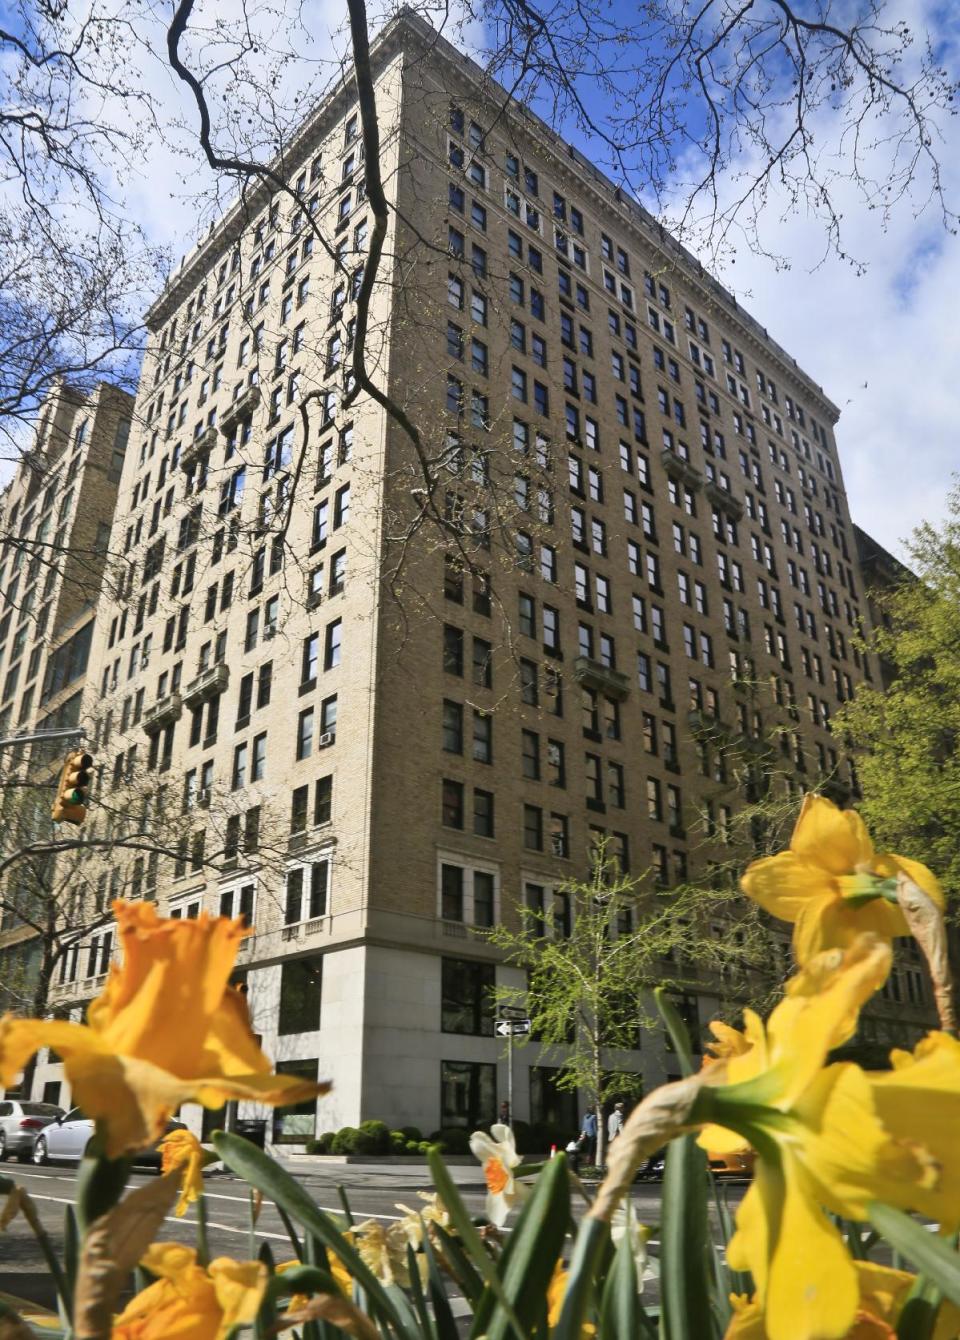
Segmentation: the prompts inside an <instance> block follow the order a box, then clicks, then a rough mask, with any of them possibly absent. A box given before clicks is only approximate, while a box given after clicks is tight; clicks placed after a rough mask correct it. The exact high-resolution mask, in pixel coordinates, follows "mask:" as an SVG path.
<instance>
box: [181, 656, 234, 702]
mask: <svg viewBox="0 0 960 1340" xmlns="http://www.w3.org/2000/svg"><path fill="white" fill-rule="evenodd" d="M229 683H230V667H229V665H225V664H223V663H221V664H219V665H211V666H208V667H207V669H206V670H201V671H200V674H199V675H197V676H196V678H195V679H191V680H190V683H189V684H188V685H187V687H186V688H185V689H184V691H183V701H184V702H185V703H186V705H187V706H188V707H195V706H196V705H197V704H198V703H203V702H206V701H207V699H208V698H215V697H216V696H217V694H219V693H223V692H224V691H225V689H226V687H227V685H228V684H229Z"/></svg>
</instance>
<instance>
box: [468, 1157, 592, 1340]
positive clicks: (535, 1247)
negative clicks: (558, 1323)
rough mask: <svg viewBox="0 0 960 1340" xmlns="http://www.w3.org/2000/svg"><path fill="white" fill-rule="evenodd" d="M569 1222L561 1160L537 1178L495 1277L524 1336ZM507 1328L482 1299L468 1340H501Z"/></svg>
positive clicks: (503, 1315)
mask: <svg viewBox="0 0 960 1340" xmlns="http://www.w3.org/2000/svg"><path fill="white" fill-rule="evenodd" d="M569 1222H570V1177H569V1174H568V1172H567V1160H566V1158H565V1157H564V1156H563V1155H562V1154H558V1155H557V1157H556V1158H555V1159H551V1160H550V1162H549V1163H547V1165H546V1167H545V1168H544V1170H543V1172H542V1173H541V1174H540V1176H539V1177H538V1178H537V1180H536V1182H535V1184H534V1187H533V1191H532V1193H531V1195H530V1199H529V1200H528V1201H527V1203H526V1204H525V1205H524V1207H523V1210H522V1211H521V1213H520V1217H519V1218H518V1220H517V1223H516V1226H515V1227H514V1230H513V1232H512V1233H511V1234H510V1238H509V1240H508V1242H507V1245H506V1247H505V1248H504V1249H503V1254H502V1255H501V1257H500V1263H499V1274H500V1278H501V1279H502V1281H503V1288H504V1292H505V1293H506V1296H507V1299H508V1301H509V1302H510V1304H511V1306H512V1307H513V1309H514V1312H515V1313H516V1316H517V1318H518V1320H519V1322H520V1325H521V1326H522V1327H523V1329H524V1330H525V1331H527V1332H530V1331H532V1330H534V1329H535V1328H536V1327H537V1325H538V1322H539V1321H540V1314H541V1312H542V1310H543V1302H544V1299H545V1298H546V1294H547V1286H548V1284H549V1283H550V1280H551V1278H552V1277H553V1272H554V1270H555V1269H556V1266H557V1262H558V1261H559V1260H560V1258H561V1255H562V1252H563V1244H564V1240H565V1238H566V1236H567V1226H568V1224H569ZM510 1326H511V1322H510V1319H509V1316H508V1314H507V1312H506V1311H504V1310H503V1309H498V1308H496V1306H495V1301H494V1296H493V1294H492V1293H487V1294H485V1295H484V1297H483V1298H482V1299H481V1300H480V1304H479V1306H478V1308H477V1310H476V1314H475V1315H474V1320H473V1327H472V1329H471V1332H470V1334H471V1336H481V1335H483V1336H486V1337H487V1340H504V1337H505V1336H506V1335H507V1334H508V1333H509V1330H510Z"/></svg>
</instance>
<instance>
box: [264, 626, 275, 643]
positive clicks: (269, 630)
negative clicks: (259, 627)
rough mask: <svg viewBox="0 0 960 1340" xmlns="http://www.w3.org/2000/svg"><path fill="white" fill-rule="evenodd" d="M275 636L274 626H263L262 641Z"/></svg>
mask: <svg viewBox="0 0 960 1340" xmlns="http://www.w3.org/2000/svg"><path fill="white" fill-rule="evenodd" d="M276 636H277V630H276V629H275V628H265V629H264V630H263V640H264V642H269V641H270V640H271V638H275V637H276Z"/></svg>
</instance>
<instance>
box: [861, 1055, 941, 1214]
mask: <svg viewBox="0 0 960 1340" xmlns="http://www.w3.org/2000/svg"><path fill="white" fill-rule="evenodd" d="M891 1059H892V1060H893V1063H894V1068H893V1070H891V1071H884V1072H882V1073H879V1074H870V1075H868V1076H867V1080H868V1082H869V1085H870V1089H871V1093H872V1097H873V1103H874V1106H875V1108H876V1111H877V1115H878V1116H879V1118H880V1120H881V1121H882V1122H883V1124H884V1127H885V1128H886V1129H887V1130H888V1131H889V1132H890V1133H891V1135H892V1136H893V1138H894V1139H895V1140H896V1141H898V1142H899V1143H902V1144H904V1145H905V1146H906V1147H910V1148H919V1150H921V1151H925V1152H926V1154H927V1155H928V1156H929V1158H930V1159H931V1160H932V1166H933V1168H934V1169H935V1171H936V1179H935V1182H934V1183H933V1184H932V1185H928V1186H927V1187H925V1188H923V1189H912V1188H909V1187H905V1188H903V1189H902V1191H901V1196H903V1195H904V1194H905V1193H906V1194H909V1196H910V1206H911V1207H912V1208H916V1209H917V1210H920V1211H922V1212H923V1213H925V1214H928V1215H929V1216H930V1217H931V1218H934V1219H936V1220H938V1221H939V1223H940V1224H941V1226H942V1227H943V1228H944V1229H945V1230H948V1231H951V1232H952V1231H954V1230H955V1229H956V1228H958V1227H960V1142H958V1140H957V1134H956V1133H957V1131H958V1130H960V1042H958V1041H957V1039H956V1038H953V1037H950V1036H949V1035H948V1034H946V1033H930V1034H928V1035H927V1037H925V1038H924V1039H923V1040H922V1041H921V1042H920V1043H918V1045H917V1047H916V1048H915V1049H914V1052H913V1053H912V1054H910V1053H904V1052H899V1053H896V1054H895V1055H894V1056H893V1057H892V1058H891ZM895 1195H896V1188H888V1189H887V1198H888V1199H892V1200H893V1203H897V1201H896V1200H895V1199H893V1198H894V1197H895ZM879 1199H883V1197H879ZM900 1203H901V1204H902V1205H903V1200H902V1199H901V1200H900ZM904 1208H907V1206H906V1205H904Z"/></svg>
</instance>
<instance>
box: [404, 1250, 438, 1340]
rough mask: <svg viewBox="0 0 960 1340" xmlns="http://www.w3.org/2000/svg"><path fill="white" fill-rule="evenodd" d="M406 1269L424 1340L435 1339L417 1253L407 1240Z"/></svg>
mask: <svg viewBox="0 0 960 1340" xmlns="http://www.w3.org/2000/svg"><path fill="white" fill-rule="evenodd" d="M407 1270H408V1271H409V1272H410V1298H411V1301H412V1303H413V1308H414V1311H415V1312H416V1314H417V1321H418V1322H419V1324H420V1330H421V1333H422V1335H423V1337H424V1340H436V1335H437V1328H436V1327H435V1326H434V1324H433V1318H432V1317H431V1316H430V1312H429V1309H428V1308H427V1300H426V1298H425V1297H424V1293H423V1283H422V1281H421V1279H420V1271H419V1269H418V1268H417V1253H416V1252H415V1251H414V1250H413V1246H412V1244H411V1243H409V1242H408V1243H407Z"/></svg>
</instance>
